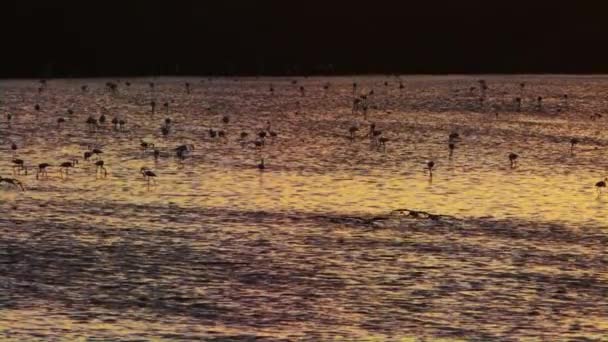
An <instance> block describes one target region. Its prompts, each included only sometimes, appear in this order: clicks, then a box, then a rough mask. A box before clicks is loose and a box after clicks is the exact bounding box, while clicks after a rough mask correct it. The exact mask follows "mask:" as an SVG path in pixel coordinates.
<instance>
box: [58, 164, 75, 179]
mask: <svg viewBox="0 0 608 342" xmlns="http://www.w3.org/2000/svg"><path fill="white" fill-rule="evenodd" d="M75 166H76V162H75V161H68V162H64V163H61V165H59V173H60V174H61V177H62V178H63V174H64V173H65V175H66V176H67V175H68V171H69V169H70V168H73V167H75Z"/></svg>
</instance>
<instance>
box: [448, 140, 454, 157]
mask: <svg viewBox="0 0 608 342" xmlns="http://www.w3.org/2000/svg"><path fill="white" fill-rule="evenodd" d="M448 148H449V150H450V158H452V155H453V154H454V148H456V145H454V143H449V144H448Z"/></svg>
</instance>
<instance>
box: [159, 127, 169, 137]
mask: <svg viewBox="0 0 608 342" xmlns="http://www.w3.org/2000/svg"><path fill="white" fill-rule="evenodd" d="M160 132H161V134H162V135H163V136H165V137H166V136H167V135H169V126H164V125H163V126H162V127H161V128H160Z"/></svg>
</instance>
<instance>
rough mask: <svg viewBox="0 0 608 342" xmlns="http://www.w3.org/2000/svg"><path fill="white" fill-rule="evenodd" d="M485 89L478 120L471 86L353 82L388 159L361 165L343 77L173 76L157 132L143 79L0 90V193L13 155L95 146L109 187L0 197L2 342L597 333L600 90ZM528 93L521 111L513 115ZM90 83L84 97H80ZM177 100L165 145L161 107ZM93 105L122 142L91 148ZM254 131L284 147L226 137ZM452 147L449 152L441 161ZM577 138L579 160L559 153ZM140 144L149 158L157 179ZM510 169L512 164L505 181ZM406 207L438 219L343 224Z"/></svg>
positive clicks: (370, 154) (602, 275)
mask: <svg viewBox="0 0 608 342" xmlns="http://www.w3.org/2000/svg"><path fill="white" fill-rule="evenodd" d="M486 79H487V80H488V83H489V85H490V90H489V92H488V95H489V99H488V100H487V102H486V104H485V105H484V108H479V105H478V102H477V95H476V93H475V92H474V93H473V94H471V92H470V89H469V88H470V86H476V85H477V83H476V80H477V78H475V77H462V76H449V77H422V76H420V77H404V78H403V82H404V85H405V89H403V90H399V89H398V83H397V82H396V81H395V80H394V79H391V80H390V82H391V83H390V86H389V87H385V86H384V85H383V83H384V80H385V78H383V77H357V81H358V83H359V91H369V90H370V89H372V88H373V89H374V90H375V92H376V95H374V100H373V102H372V103H373V107H374V108H373V109H372V110H371V112H370V114H369V117H368V119H369V120H368V121H373V122H375V123H376V125H377V128H378V129H380V130H382V131H383V132H384V135H385V136H387V137H388V138H389V139H390V140H389V142H388V144H387V149H386V151H384V152H381V151H377V150H376V149H373V148H370V144H369V140H368V139H367V138H365V137H364V135H365V134H366V133H367V126H368V121H365V120H363V117H362V115H361V114H355V115H353V114H352V113H351V96H352V95H351V94H352V88H351V82H352V79H351V78H327V79H325V78H310V79H303V78H300V79H298V81H299V83H298V85H292V84H290V80H291V79H286V78H285V79H279V78H274V79H264V78H262V79H253V78H246V79H238V80H232V79H214V80H204V81H203V82H200V81H199V80H198V79H189V81H190V83H192V84H193V85H194V86H193V94H192V95H187V94H186V93H185V89H184V87H183V82H184V80H183V79H169V78H166V79H158V80H156V82H157V86H156V90H155V97H156V102H157V108H156V111H157V112H156V113H155V114H151V113H150V109H149V105H148V103H149V101H150V99H151V96H152V93H151V92H150V90H149V88H148V86H147V82H148V80H145V79H134V80H130V81H131V83H132V84H133V85H132V86H131V87H130V88H126V87H125V86H124V85H121V86H120V87H119V94H118V95H109V94H107V93H106V92H104V90H103V84H104V83H105V81H104V80H57V81H55V80H53V81H50V87H49V89H48V90H46V91H45V92H43V93H42V94H41V95H37V94H36V84H35V82H33V81H4V82H0V89H1V91H2V98H1V99H2V107H1V112H2V119H3V120H4V118H5V114H6V113H7V112H10V113H12V114H13V118H14V119H13V122H12V125H11V127H10V128H9V127H7V124H6V122H5V121H3V122H2V123H1V124H0V132H1V133H2V135H1V137H2V139H3V141H2V147H1V156H2V158H1V160H0V175H2V176H9V175H11V173H12V170H11V166H12V165H11V159H12V153H11V151H10V143H9V142H10V141H14V142H16V143H17V144H18V146H19V150H18V152H17V156H18V157H19V158H22V159H24V160H26V163H27V164H28V165H29V166H30V167H31V168H34V167H35V165H37V164H38V163H41V162H49V163H51V164H53V165H55V166H56V165H57V164H58V163H60V162H63V161H67V160H68V159H69V158H71V157H76V156H78V157H80V156H82V153H83V152H84V151H85V150H86V149H87V146H88V145H90V144H98V145H100V146H101V147H102V148H103V151H104V153H103V155H102V156H101V157H102V158H103V160H104V161H105V163H106V166H107V167H108V171H109V177H108V178H107V179H99V178H98V177H96V176H95V166H94V165H93V164H92V163H90V162H83V161H81V162H80V163H79V165H78V166H77V167H76V168H75V169H74V170H72V171H71V172H70V175H69V177H68V178H67V179H61V178H60V177H59V174H58V172H57V168H56V167H52V168H51V169H50V170H49V179H45V180H36V179H35V177H34V176H33V174H32V173H34V172H35V170H30V174H29V175H28V176H18V178H19V179H21V180H22V181H23V182H24V183H25V185H26V188H27V191H26V192H18V191H15V190H14V189H12V188H10V187H8V186H3V187H2V189H1V190H2V191H1V192H0V199H1V203H0V208H1V209H2V211H3V212H4V215H3V216H2V225H1V227H2V228H0V235H1V236H2V238H0V247H1V248H0V271H1V272H0V288H1V289H2V290H3V293H4V295H0V308H1V311H0V336H2V335H1V334H3V333H4V334H5V335H4V337H10V336H13V337H17V338H20V337H23V336H28V337H29V338H34V337H38V338H40V339H48V337H49V336H71V337H74V338H75V337H77V336H100V337H106V338H123V339H128V338H135V337H138V336H140V337H141V336H147V337H164V338H178V339H179V338H182V339H196V338H198V337H200V336H207V337H209V338H211V337H214V336H216V337H218V338H220V337H226V336H236V339H243V340H247V338H250V337H251V336H258V337H259V338H268V339H269V340H277V339H285V340H293V339H296V338H303V339H306V338H308V339H310V340H318V339H319V338H322V339H329V338H334V337H337V336H342V337H343V338H344V339H346V340H353V339H358V338H364V337H371V336H378V337H382V338H387V339H388V338H398V337H407V336H434V337H442V336H443V337H450V338H456V337H469V338H474V337H476V338H482V339H484V338H485V339H492V338H505V337H514V338H515V337H532V336H534V337H538V336H544V337H545V338H551V337H553V338H554V337H557V336H559V337H564V336H568V337H577V336H579V337H580V336H587V337H597V336H599V335H601V334H602V333H606V332H607V330H608V324H607V323H606V319H605V317H606V316H607V315H608V313H607V312H606V309H605V308H606V307H608V305H606V302H605V298H606V295H608V290H607V287H606V281H607V280H608V279H607V274H608V273H607V272H606V271H607V265H608V260H606V253H605V252H606V242H607V240H606V227H607V223H606V222H608V210H607V209H608V196H602V197H599V198H598V196H597V194H596V189H595V188H594V186H593V185H594V184H595V182H597V181H599V180H600V179H602V178H603V177H605V176H606V167H607V166H608V160H606V158H605V152H606V147H607V146H608V133H606V132H605V130H604V129H603V126H604V125H605V120H606V118H602V119H599V120H597V121H592V120H590V118H589V116H590V115H592V114H596V113H603V112H604V110H605V109H606V108H607V107H608V101H607V100H605V99H607V98H608V97H607V96H606V95H608V94H606V91H605V90H604V89H606V85H608V84H607V83H608V79H607V78H604V77H551V76H545V77H525V78H518V77H486ZM522 79H525V80H526V82H527V86H526V90H525V94H524V111H523V112H522V113H515V112H514V111H513V108H514V107H513V98H514V97H515V96H520V90H519V86H518V85H519V82H520V81H521V80H522ZM327 81H330V82H331V86H330V89H329V91H327V92H325V91H323V89H322V85H323V84H325V82H327ZM85 83H86V84H88V85H89V88H90V89H91V91H92V93H89V94H82V93H81V92H80V85H81V84H85ZM270 83H272V84H273V85H274V87H275V89H276V92H275V95H270V94H269V92H268V86H269V84H270ZM300 84H303V85H304V86H305V87H306V89H307V91H306V97H301V96H300V95H299V91H298V87H299V85H300ZM564 93H568V94H569V104H568V106H569V107H568V108H567V107H566V106H565V104H564V103H563V101H562V100H561V99H560V96H561V95H562V94H564ZM536 96H543V97H544V98H545V100H544V106H545V109H544V111H543V112H540V113H539V112H537V111H535V110H534V109H533V99H534V98H535V97H536ZM171 100H174V102H170V103H171V105H170V110H169V115H168V116H170V117H171V118H172V121H173V122H174V124H173V128H172V132H171V134H170V136H169V137H167V138H164V137H162V135H161V133H160V125H161V124H162V122H163V120H164V118H165V117H166V116H167V115H166V114H165V110H164V108H163V107H162V104H163V103H164V102H165V101H171ZM36 103H39V104H40V105H41V107H42V110H41V112H40V113H36V112H35V111H34V109H33V106H34V104H36ZM102 107H104V108H106V109H107V111H106V112H105V113H106V116H107V118H108V121H109V120H111V119H112V118H113V117H114V116H117V117H120V118H123V119H125V120H126V121H127V128H126V131H125V132H116V131H113V130H112V129H111V125H110V124H108V123H107V124H106V127H105V128H104V129H103V130H101V131H100V132H95V133H92V132H88V131H87V128H86V124H85V123H84V122H85V120H86V118H87V117H88V116H89V115H93V116H95V117H98V116H99V115H100V113H101V112H102ZM68 108H71V109H73V110H74V114H73V115H69V114H67V113H66V112H67V109H68ZM558 110H559V112H558ZM495 113H498V116H496V115H495ZM223 115H229V116H230V123H229V124H227V125H226V124H224V123H222V120H221V119H222V116H223ZM58 117H64V118H66V123H65V126H64V127H63V128H58V127H57V124H56V119H57V118H58ZM268 120H270V121H271V122H272V129H273V130H275V131H276V132H278V134H279V135H278V138H276V139H275V141H273V142H271V141H270V140H268V141H267V145H266V147H265V148H264V149H263V150H262V151H257V150H256V149H255V148H254V147H253V146H252V144H247V145H246V146H245V147H244V148H243V147H241V144H240V142H239V138H238V137H239V134H240V132H241V131H247V132H248V133H249V138H248V140H252V139H254V137H255V135H256V133H257V132H258V131H259V130H261V129H263V128H264V127H265V126H266V122H267V121H268ZM353 124H358V125H360V131H359V132H358V138H357V139H356V140H355V141H353V142H351V141H350V140H349V139H348V138H347V137H348V128H349V127H350V126H351V125H353ZM209 128H214V129H223V130H225V131H226V132H227V134H228V139H227V141H222V140H218V139H211V138H210V137H209V136H208V134H207V129H209ZM452 131H458V132H459V133H460V135H461V137H462V141H461V142H459V143H457V148H456V150H455V153H454V156H453V158H452V159H449V158H448V148H447V143H448V141H447V136H448V134H449V133H450V132H452ZM572 137H577V138H578V139H579V140H580V144H578V146H576V148H575V150H574V154H572V155H571V154H570V144H569V141H570V138H572ZM140 139H145V140H147V141H153V142H154V143H155V144H156V146H157V147H158V148H159V149H161V158H160V160H159V161H158V162H154V160H153V158H152V155H151V154H150V153H144V152H142V151H141V149H140V147H139V142H140ZM183 143H193V144H194V145H195V151H194V152H193V154H192V155H191V156H190V157H189V158H188V159H186V161H185V162H184V163H183V165H180V163H178V162H177V160H176V159H175V158H174V157H173V155H174V152H173V151H172V149H173V148H174V147H176V146H178V145H180V144H183ZM510 152H516V153H518V154H519V155H520V161H519V166H518V167H517V168H515V169H510V168H509V163H508V159H507V155H508V154H509V153H510ZM262 157H264V158H265V160H266V163H267V169H266V170H265V171H264V172H260V171H259V170H257V168H256V165H257V163H258V162H259V159H260V158H262ZM429 159H432V160H434V161H435V163H436V170H435V171H434V177H433V179H432V182H431V181H430V180H429V177H428V175H427V174H426V173H425V172H424V166H425V163H426V161H427V160H429ZM142 166H147V167H150V168H152V169H153V170H155V172H156V173H157V174H158V180H157V184H156V185H153V186H150V187H148V186H147V185H146V183H145V181H144V180H143V178H142V176H141V175H140V174H139V169H140V168H141V167H142ZM400 208H410V209H417V210H425V211H428V212H431V213H438V214H443V215H450V216H453V218H450V219H447V221H441V222H431V221H427V220H415V219H397V220H389V221H378V222H374V223H372V224H370V223H369V222H367V223H366V221H365V220H360V219H359V218H360V217H372V216H378V215H379V216H382V215H387V214H388V213H389V212H391V211H392V210H394V209H400ZM91 298H92V299H91ZM164 317H171V319H166V318H164ZM43 318H44V319H43ZM548 318H551V319H550V320H548ZM60 326H63V327H64V328H58V327H60ZM62 329H63V330H62ZM36 334H38V335H36ZM239 336H240V337H239Z"/></svg>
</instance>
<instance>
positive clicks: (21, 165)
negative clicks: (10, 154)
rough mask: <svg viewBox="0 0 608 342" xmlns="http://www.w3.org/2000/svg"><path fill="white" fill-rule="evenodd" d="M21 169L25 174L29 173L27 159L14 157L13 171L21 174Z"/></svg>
mask: <svg viewBox="0 0 608 342" xmlns="http://www.w3.org/2000/svg"><path fill="white" fill-rule="evenodd" d="M21 171H25V174H26V175H27V167H25V161H23V159H13V173H16V174H20V173H21Z"/></svg>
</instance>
